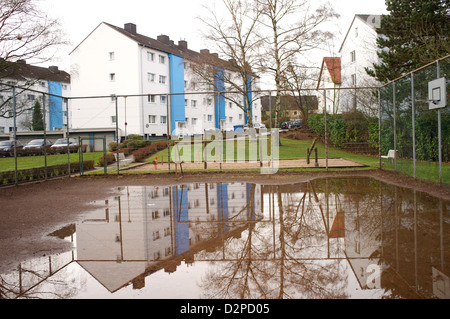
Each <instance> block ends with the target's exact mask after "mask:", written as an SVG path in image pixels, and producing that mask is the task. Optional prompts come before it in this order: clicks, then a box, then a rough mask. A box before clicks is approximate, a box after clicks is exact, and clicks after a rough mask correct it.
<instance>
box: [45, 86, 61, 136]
mask: <svg viewBox="0 0 450 319" xmlns="http://www.w3.org/2000/svg"><path fill="white" fill-rule="evenodd" d="M48 93H50V94H54V95H58V96H61V95H62V84H61V83H59V82H52V81H48ZM58 96H52V95H49V101H48V104H49V107H48V110H49V124H50V131H54V130H55V127H63V100H62V98H61V97H58Z"/></svg>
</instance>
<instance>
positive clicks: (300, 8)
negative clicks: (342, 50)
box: [255, 0, 338, 125]
mask: <svg viewBox="0 0 450 319" xmlns="http://www.w3.org/2000/svg"><path fill="white" fill-rule="evenodd" d="M255 1H256V2H257V3H258V6H259V7H260V8H261V10H262V17H264V20H262V23H263V25H264V26H265V27H266V28H267V29H268V30H270V32H268V34H270V36H268V37H266V38H265V48H266V52H265V53H264V54H263V56H264V59H262V60H261V61H262V66H263V67H264V70H265V71H266V72H268V73H271V74H272V75H273V76H274V80H275V87H276V102H275V109H276V110H278V109H279V108H280V104H281V95H282V92H283V90H284V84H283V80H284V74H286V72H287V69H288V68H289V67H290V66H291V65H292V63H294V62H295V61H298V60H299V59H300V58H302V54H304V53H305V52H307V51H310V50H312V49H316V48H318V47H319V46H320V45H322V44H324V43H326V40H327V39H328V38H330V37H331V33H329V32H325V31H322V30H320V29H319V26H320V25H321V24H323V23H325V22H327V21H329V20H330V19H332V18H334V17H337V16H338V15H337V14H336V13H335V12H334V10H333V8H332V7H331V5H330V4H326V5H321V6H319V7H318V8H316V9H313V8H312V7H311V1H310V0H255ZM275 125H278V123H277V118H275Z"/></svg>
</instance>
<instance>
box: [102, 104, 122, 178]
mask: <svg viewBox="0 0 450 319" xmlns="http://www.w3.org/2000/svg"><path fill="white" fill-rule="evenodd" d="M115 100H116V143H117V145H116V156H117V158H116V164H117V175H119V174H120V163H119V162H120V159H119V143H120V140H119V105H118V97H117V96H115ZM105 160H106V158H105Z"/></svg>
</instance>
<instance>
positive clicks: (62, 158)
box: [0, 152, 103, 172]
mask: <svg viewBox="0 0 450 319" xmlns="http://www.w3.org/2000/svg"><path fill="white" fill-rule="evenodd" d="M102 156H103V152H91V153H83V160H84V161H90V160H94V161H95V165H98V161H99V159H100V157H102ZM78 161H79V155H78V153H73V154H70V162H71V163H73V162H78ZM60 164H67V154H59V155H47V166H52V165H60ZM43 166H45V157H44V156H19V157H17V169H19V170H21V169H29V168H36V167H43ZM13 170H14V157H2V158H0V172H7V171H13Z"/></svg>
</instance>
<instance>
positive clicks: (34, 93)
mask: <svg viewBox="0 0 450 319" xmlns="http://www.w3.org/2000/svg"><path fill="white" fill-rule="evenodd" d="M12 86H14V87H15V95H16V131H22V132H23V131H30V130H31V128H30V126H31V121H32V117H33V109H34V105H35V103H36V101H39V104H40V105H41V109H43V110H44V111H45V112H43V114H45V124H46V130H47V131H61V130H65V127H67V104H66V103H65V102H64V100H63V98H62V97H68V96H70V75H69V74H68V73H67V72H65V71H61V70H59V69H58V67H57V66H50V67H48V68H45V67H39V66H35V65H31V64H28V63H27V62H26V61H24V60H19V61H17V62H14V63H13V62H6V61H4V60H3V61H2V67H1V68H0V135H3V134H4V135H10V134H11V133H13V132H14V119H13V114H14V110H13V98H12V97H13V90H12ZM69 115H70V114H69Z"/></svg>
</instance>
